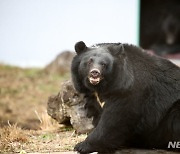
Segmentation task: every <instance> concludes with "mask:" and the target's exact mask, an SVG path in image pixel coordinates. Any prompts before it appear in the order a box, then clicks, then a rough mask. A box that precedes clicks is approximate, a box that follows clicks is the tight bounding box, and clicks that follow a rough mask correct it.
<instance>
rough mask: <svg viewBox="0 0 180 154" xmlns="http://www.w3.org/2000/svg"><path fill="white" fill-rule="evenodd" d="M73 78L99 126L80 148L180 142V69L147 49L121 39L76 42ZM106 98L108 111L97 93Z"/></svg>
mask: <svg viewBox="0 0 180 154" xmlns="http://www.w3.org/2000/svg"><path fill="white" fill-rule="evenodd" d="M75 51H76V53H77V55H76V56H75V57H74V59H73V61H72V66H71V71H72V80H73V83H74V86H75V88H76V90H77V91H79V92H80V93H84V95H85V98H86V105H85V108H86V110H87V113H88V116H90V117H93V120H94V125H95V126H96V127H95V128H94V130H93V131H92V132H91V133H90V134H89V135H88V137H87V138H86V140H85V141H83V142H81V143H79V144H77V145H76V146H75V150H76V151H78V152H80V153H90V152H100V153H110V152H114V151H116V150H118V149H121V148H122V147H136V148H167V147H168V142H169V141H180V68H179V67H178V66H176V65H175V64H173V63H171V62H170V61H168V60H166V59H162V58H160V57H156V56H151V55H148V54H147V53H146V52H145V51H144V50H143V49H141V48H138V47H136V46H133V45H128V44H121V43H105V44H97V45H96V46H91V47H87V46H86V45H85V43H84V42H82V41H81V42H78V43H76V45H75ZM95 92H96V93H97V94H98V96H99V97H100V98H101V99H102V100H103V101H105V105H104V107H103V110H102V109H101V107H100V105H99V103H97V100H96V97H95V95H94V93H95Z"/></svg>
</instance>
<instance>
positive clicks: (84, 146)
mask: <svg viewBox="0 0 180 154" xmlns="http://www.w3.org/2000/svg"><path fill="white" fill-rule="evenodd" d="M74 151H78V152H79V153H80V154H88V153H91V152H93V150H92V148H91V146H90V145H89V144H88V143H87V142H85V141H84V142H80V143H78V144H76V146H75V147H74Z"/></svg>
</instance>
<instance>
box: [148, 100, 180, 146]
mask: <svg viewBox="0 0 180 154" xmlns="http://www.w3.org/2000/svg"><path fill="white" fill-rule="evenodd" d="M179 141H180V100H178V101H177V102H176V103H174V105H173V106H172V107H171V109H170V110H169V111H168V113H167V114H166V115H165V117H164V118H163V120H162V122H161V123H160V125H159V127H158V128H157V129H156V131H155V132H154V133H153V134H152V135H151V138H150V139H149V145H150V147H154V148H168V144H169V142H179Z"/></svg>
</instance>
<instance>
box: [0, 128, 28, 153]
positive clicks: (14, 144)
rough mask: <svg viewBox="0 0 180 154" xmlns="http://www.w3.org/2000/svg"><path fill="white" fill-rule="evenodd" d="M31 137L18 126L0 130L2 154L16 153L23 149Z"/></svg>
mask: <svg viewBox="0 0 180 154" xmlns="http://www.w3.org/2000/svg"><path fill="white" fill-rule="evenodd" d="M28 140H29V137H28V136H27V135H26V134H25V131H23V130H22V129H21V128H19V127H17V125H13V126H6V127H4V128H0V152H8V151H11V152H14V151H15V150H16V149H23V146H22V145H23V143H26V142H28Z"/></svg>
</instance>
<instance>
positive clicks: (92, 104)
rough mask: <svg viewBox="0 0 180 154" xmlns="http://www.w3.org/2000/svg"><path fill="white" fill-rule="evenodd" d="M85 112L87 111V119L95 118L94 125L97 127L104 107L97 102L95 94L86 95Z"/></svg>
mask: <svg viewBox="0 0 180 154" xmlns="http://www.w3.org/2000/svg"><path fill="white" fill-rule="evenodd" d="M84 98H85V101H86V103H85V110H86V111H87V117H88V118H91V117H93V125H94V126H95V127H96V126H97V124H98V122H99V119H100V117H101V113H102V107H101V106H100V104H99V102H98V101H97V97H96V96H95V94H86V95H85V97H84Z"/></svg>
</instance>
